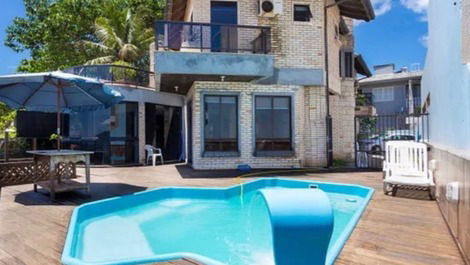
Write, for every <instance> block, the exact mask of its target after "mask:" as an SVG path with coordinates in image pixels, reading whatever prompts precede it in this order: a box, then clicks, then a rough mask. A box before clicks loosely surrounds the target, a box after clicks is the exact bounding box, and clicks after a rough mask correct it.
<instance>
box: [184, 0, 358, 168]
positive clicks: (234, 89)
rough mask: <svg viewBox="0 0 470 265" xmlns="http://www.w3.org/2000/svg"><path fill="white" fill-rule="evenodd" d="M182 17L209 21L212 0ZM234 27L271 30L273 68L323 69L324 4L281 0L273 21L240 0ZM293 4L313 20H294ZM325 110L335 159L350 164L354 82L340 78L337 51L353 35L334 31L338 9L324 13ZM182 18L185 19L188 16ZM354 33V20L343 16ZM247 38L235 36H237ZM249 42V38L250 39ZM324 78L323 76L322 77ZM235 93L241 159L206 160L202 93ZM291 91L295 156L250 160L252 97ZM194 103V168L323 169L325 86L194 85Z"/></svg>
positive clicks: (248, 0)
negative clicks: (302, 7) (307, 9)
mask: <svg viewBox="0 0 470 265" xmlns="http://www.w3.org/2000/svg"><path fill="white" fill-rule="evenodd" d="M191 3H192V4H191V5H190V7H189V9H188V10H187V11H186V13H188V12H189V13H192V18H193V21H194V22H196V23H197V22H206V23H210V22H211V21H210V10H211V9H210V6H211V0H192V1H191ZM237 3H238V6H237V9H238V24H240V25H258V26H269V27H270V28H271V37H272V41H271V47H272V54H273V55H274V59H275V60H274V64H275V67H277V68H289V69H296V68H301V69H314V70H324V69H325V68H326V65H325V55H326V52H325V38H324V27H325V24H324V18H325V14H324V5H325V1H324V0H309V1H306V0H284V1H283V13H282V14H281V15H279V16H277V17H274V18H264V17H259V16H258V2H257V1H255V0H238V1H237ZM294 4H306V5H309V7H310V10H311V12H312V18H311V20H310V21H309V22H299V21H294V20H293V6H294ZM327 12H328V13H327V16H328V23H327V25H326V26H327V38H328V70H329V75H328V81H329V91H330V93H332V95H330V96H329V101H330V104H329V110H330V114H331V116H332V118H333V120H332V123H333V156H334V157H335V158H338V159H343V160H347V161H352V160H354V108H355V88H354V79H352V78H349V79H342V78H340V75H339V72H340V70H339V69H340V66H339V53H340V50H341V49H342V48H350V49H352V48H353V46H354V41H353V37H352V34H350V35H347V36H341V35H340V34H339V32H338V28H339V23H340V19H341V17H340V14H339V9H338V8H337V7H332V8H329V9H328V11H327ZM186 17H188V16H187V15H186ZM344 19H345V21H346V24H347V25H348V26H349V29H350V30H351V31H352V19H348V18H344ZM244 37H250V36H244V34H243V33H240V32H239V33H238V38H239V42H240V38H244ZM251 38H252V37H251ZM324 78H325V79H326V76H324ZM223 92H231V93H237V95H238V97H239V99H238V100H239V102H240V104H239V106H240V109H239V110H238V111H239V113H240V120H239V127H240V130H239V134H240V135H239V141H240V145H239V146H240V155H239V156H238V157H204V156H203V150H202V148H203V146H202V141H201V126H202V125H201V124H202V121H201V95H202V93H223ZM256 93H273V94H276V93H291V94H292V95H293V100H294V104H293V105H294V106H295V108H294V117H295V121H294V126H295V127H294V129H295V130H294V135H293V138H294V139H293V141H294V146H295V155H294V156H291V157H259V156H254V155H253V154H254V143H253V142H254V141H253V137H254V136H253V134H254V128H253V119H254V114H253V94H256ZM187 98H188V101H189V100H191V102H192V104H193V112H192V113H193V115H192V136H190V137H192V146H193V148H192V166H193V167H194V168H196V169H221V168H235V167H236V166H237V165H240V164H248V165H250V166H251V167H253V168H290V167H308V166H325V165H326V164H327V155H326V154H327V146H326V145H327V137H326V117H327V110H328V107H327V101H326V87H325V86H296V85H278V84H273V85H261V84H255V83H250V82H198V81H197V82H195V83H194V84H193V86H192V88H191V89H190V91H189V92H188V94H187Z"/></svg>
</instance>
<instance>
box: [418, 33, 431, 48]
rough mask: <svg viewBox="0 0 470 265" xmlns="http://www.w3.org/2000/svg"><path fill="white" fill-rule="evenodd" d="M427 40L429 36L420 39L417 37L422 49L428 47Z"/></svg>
mask: <svg viewBox="0 0 470 265" xmlns="http://www.w3.org/2000/svg"><path fill="white" fill-rule="evenodd" d="M428 39H429V36H428V35H423V36H421V37H419V39H418V41H419V43H421V45H423V46H424V47H426V48H427V47H428Z"/></svg>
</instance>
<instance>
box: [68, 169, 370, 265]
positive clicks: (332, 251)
mask: <svg viewBox="0 0 470 265" xmlns="http://www.w3.org/2000/svg"><path fill="white" fill-rule="evenodd" d="M279 180H281V181H288V182H302V183H308V184H317V185H320V186H321V185H322V184H324V185H330V186H343V187H354V188H359V189H363V190H365V191H366V194H365V196H361V197H363V198H364V199H363V200H362V201H361V203H360V204H359V205H358V209H357V210H356V212H355V213H354V214H353V215H352V217H351V219H350V220H349V222H348V223H347V225H346V226H345V228H344V230H343V232H342V233H341V234H340V235H339V236H338V238H337V240H336V243H335V244H334V245H332V246H331V247H330V248H329V249H328V252H327V258H326V263H325V264H326V265H330V264H333V263H334V261H335V260H336V258H337V257H338V256H339V254H340V252H341V250H342V249H343V247H344V245H345V244H346V241H347V240H348V238H349V237H350V236H351V234H352V232H353V230H354V228H355V227H356V225H357V223H358V222H359V220H360V218H361V216H362V214H363V213H364V211H365V209H366V207H367V205H368V204H369V202H370V200H371V198H372V196H373V194H374V192H375V190H374V189H373V188H371V187H367V186H362V185H357V184H344V183H336V182H323V181H312V180H302V179H292V178H280V177H265V178H258V179H255V180H251V181H248V182H245V183H240V184H236V185H232V186H228V187H181V186H165V187H160V188H155V189H150V190H145V191H141V192H136V193H131V194H126V195H122V196H117V197H112V198H107V199H103V200H98V201H93V202H89V203H85V204H82V205H80V206H78V207H75V208H74V210H73V212H72V216H71V218H70V222H69V225H68V229H67V235H66V239H65V244H64V248H63V251H62V257H61V263H62V264H67V265H85V264H93V265H111V264H125V265H130V264H142V263H151V262H164V261H170V260H177V259H183V258H189V259H193V260H196V261H198V262H202V263H204V264H206V265H227V264H225V263H222V262H219V261H216V260H213V259H211V258H208V257H205V256H202V255H199V254H196V253H191V252H175V253H170V254H158V255H153V256H148V257H142V258H132V259H119V260H114V261H112V260H109V261H105V262H91V263H90V262H84V261H82V260H80V259H78V258H75V257H73V256H72V255H71V252H72V247H73V243H74V242H73V241H74V237H75V236H76V231H75V230H76V228H77V226H76V225H77V218H78V212H79V210H80V209H82V208H84V207H87V206H90V205H94V204H100V203H103V202H107V201H114V200H118V199H121V198H123V197H127V196H132V195H138V194H146V193H150V192H156V191H159V190H169V189H179V190H193V191H195V190H197V191H200V190H218V191H221V192H224V193H225V194H228V192H229V191H232V190H234V189H242V188H243V187H244V186H246V185H253V184H255V183H257V182H267V181H279Z"/></svg>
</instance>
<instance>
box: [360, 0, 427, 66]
mask: <svg viewBox="0 0 470 265" xmlns="http://www.w3.org/2000/svg"><path fill="white" fill-rule="evenodd" d="M371 1H372V3H373V6H374V10H375V15H376V18H375V20H372V21H371V22H368V23H365V22H362V23H361V22H359V23H356V25H355V27H354V34H355V40H356V47H355V48H356V52H357V53H361V54H362V56H363V57H364V59H365V61H366V63H367V65H368V66H369V68H370V69H371V70H373V66H374V65H380V64H388V63H394V64H395V66H396V69H397V70H399V69H400V68H401V67H408V69H411V67H412V65H413V64H419V65H420V68H421V69H422V68H423V67H424V60H425V57H426V39H427V12H426V11H427V7H428V3H429V0H371Z"/></svg>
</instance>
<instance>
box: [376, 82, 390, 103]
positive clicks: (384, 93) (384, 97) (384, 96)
mask: <svg viewBox="0 0 470 265" xmlns="http://www.w3.org/2000/svg"><path fill="white" fill-rule="evenodd" d="M377 95H380V97H377ZM372 101H373V102H374V103H386V102H393V101H395V87H393V86H385V87H375V88H374V89H373V90H372Z"/></svg>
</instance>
